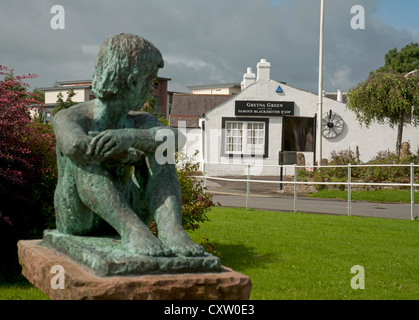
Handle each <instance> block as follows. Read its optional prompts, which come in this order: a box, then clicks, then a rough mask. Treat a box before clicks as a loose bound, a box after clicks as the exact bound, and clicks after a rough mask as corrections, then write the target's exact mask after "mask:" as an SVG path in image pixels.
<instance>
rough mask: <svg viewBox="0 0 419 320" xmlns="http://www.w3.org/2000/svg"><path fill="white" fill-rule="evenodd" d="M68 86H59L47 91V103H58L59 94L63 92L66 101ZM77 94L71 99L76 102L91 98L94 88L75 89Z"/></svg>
mask: <svg viewBox="0 0 419 320" xmlns="http://www.w3.org/2000/svg"><path fill="white" fill-rule="evenodd" d="M68 90H69V89H68V88H65V87H64V88H63V89H61V88H57V90H53V91H45V103H56V102H57V99H58V98H57V96H58V94H59V93H60V92H61V93H62V95H63V100H64V101H65V100H66V99H67V91H68ZM74 93H75V95H74V96H73V98H72V99H71V100H73V101H74V102H78V103H79V102H85V101H88V100H89V95H91V94H92V90H90V89H86V88H81V89H74Z"/></svg>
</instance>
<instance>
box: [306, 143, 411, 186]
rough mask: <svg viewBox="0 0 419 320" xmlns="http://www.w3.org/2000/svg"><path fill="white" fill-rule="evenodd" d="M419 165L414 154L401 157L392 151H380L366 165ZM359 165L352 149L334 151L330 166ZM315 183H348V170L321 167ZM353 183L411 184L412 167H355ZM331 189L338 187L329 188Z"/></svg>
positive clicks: (352, 175) (315, 172)
mask: <svg viewBox="0 0 419 320" xmlns="http://www.w3.org/2000/svg"><path fill="white" fill-rule="evenodd" d="M411 163H414V164H418V163H419V156H418V155H414V154H412V153H411V152H410V151H409V152H407V153H406V154H405V155H403V156H401V157H399V156H397V155H396V153H394V152H391V151H388V150H387V151H380V152H378V153H377V155H376V156H375V157H374V158H373V159H371V160H370V161H368V162H367V163H365V164H366V165H368V164H373V165H387V164H396V165H398V164H404V165H408V164H411ZM348 164H352V165H357V164H361V162H360V161H359V157H358V155H357V154H355V153H354V152H353V151H352V150H351V149H347V150H341V151H339V152H336V151H333V152H332V154H331V161H330V165H331V166H332V165H345V166H346V165H348ZM418 175H419V168H415V179H417V176H418ZM311 176H312V179H313V181H316V182H346V181H347V179H348V169H347V167H344V168H328V167H321V168H319V169H317V170H315V171H314V172H313V173H312V174H311ZM351 178H352V181H356V180H358V181H363V182H377V183H379V182H396V183H408V182H410V167H396V166H372V167H368V166H366V167H354V168H352V170H351ZM315 187H316V189H317V190H319V191H320V190H325V189H327V188H328V187H327V186H326V185H316V186H315ZM329 188H331V189H333V188H336V187H333V186H332V187H329ZM337 188H338V189H339V190H344V189H345V185H338V187H337Z"/></svg>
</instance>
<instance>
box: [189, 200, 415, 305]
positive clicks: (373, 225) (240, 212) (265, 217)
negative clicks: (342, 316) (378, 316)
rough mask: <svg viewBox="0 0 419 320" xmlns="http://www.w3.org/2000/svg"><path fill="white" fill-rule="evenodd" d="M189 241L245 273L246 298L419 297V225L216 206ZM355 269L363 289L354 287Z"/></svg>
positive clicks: (397, 221) (386, 220)
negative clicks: (361, 274) (209, 246)
mask: <svg viewBox="0 0 419 320" xmlns="http://www.w3.org/2000/svg"><path fill="white" fill-rule="evenodd" d="M211 211H212V212H211V213H210V214H209V218H210V219H211V221H209V222H205V223H204V224H202V226H201V228H200V229H198V230H197V231H194V232H193V233H192V234H191V236H192V237H193V239H194V240H195V241H196V242H201V241H202V238H203V237H207V238H209V241H210V242H212V243H213V244H214V246H215V250H217V251H220V252H221V254H222V255H221V259H222V264H223V265H225V266H227V267H230V268H233V269H234V270H236V271H239V272H241V273H243V274H246V275H248V276H250V278H251V280H252V285H253V287H252V293H251V299H264V300H265V299H274V300H277V299H374V300H378V299H397V300H399V299H419V223H418V222H417V221H401V220H389V219H379V218H361V217H348V216H331V215H314V214H299V213H278V212H262V211H254V210H249V211H246V210H244V209H229V208H220V207H217V208H214V209H212V210H211ZM354 265H361V266H363V267H364V270H365V289H364V290H362V289H357V290H354V289H352V288H351V279H352V277H354V276H355V274H352V273H351V268H352V266H354Z"/></svg>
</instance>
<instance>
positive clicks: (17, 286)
mask: <svg viewBox="0 0 419 320" xmlns="http://www.w3.org/2000/svg"><path fill="white" fill-rule="evenodd" d="M0 300H49V297H48V296H47V295H46V294H44V293H43V292H42V291H41V290H39V289H38V288H36V287H34V286H33V285H32V284H31V283H29V282H28V281H26V280H21V281H19V282H17V283H7V284H6V283H3V284H0Z"/></svg>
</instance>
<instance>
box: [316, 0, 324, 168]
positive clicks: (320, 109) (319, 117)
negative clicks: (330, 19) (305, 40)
mask: <svg viewBox="0 0 419 320" xmlns="http://www.w3.org/2000/svg"><path fill="white" fill-rule="evenodd" d="M323 31H324V0H321V4H320V41H319V92H318V95H319V100H318V103H317V109H318V110H317V132H318V134H317V137H318V138H317V165H318V166H321V163H322V114H323Z"/></svg>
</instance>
